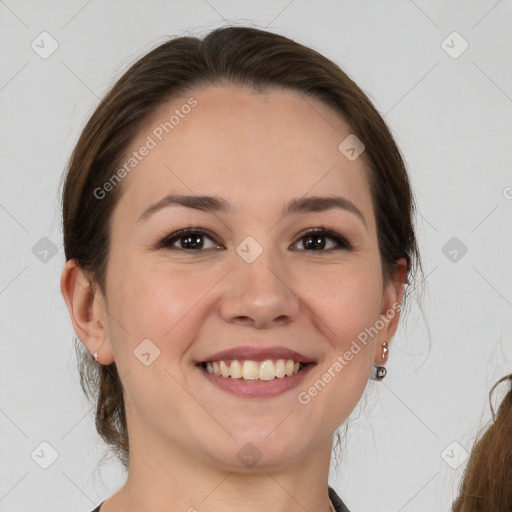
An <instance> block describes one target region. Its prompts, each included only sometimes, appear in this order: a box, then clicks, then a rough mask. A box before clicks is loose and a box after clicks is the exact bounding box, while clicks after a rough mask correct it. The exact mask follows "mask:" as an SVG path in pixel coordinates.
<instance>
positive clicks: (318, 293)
mask: <svg viewBox="0 0 512 512" xmlns="http://www.w3.org/2000/svg"><path fill="white" fill-rule="evenodd" d="M304 286H305V285H304ZM305 289H307V288H305ZM309 290H310V291H309V292H307V293H305V294H304V296H305V297H308V296H309V299H310V301H311V303H312V306H313V307H314V312H315V314H316V315H317V316H318V317H319V318H321V319H322V320H324V322H325V324H326V328H327V327H328V328H330V329H331V335H330V336H328V337H329V338H332V337H333V336H334V342H335V343H336V345H337V348H338V349H343V347H344V346H345V345H346V344H347V343H348V344H349V345H350V342H351V340H352V339H355V338H357V336H358V334H359V333H361V332H362V331H364V329H365V328H367V327H369V326H370V325H373V324H374V323H375V321H376V320H377V319H378V318H379V315H380V305H381V300H382V281H381V276H380V274H379V271H378V269H375V267H373V266H370V265H361V266H355V265H354V266H351V267H350V269H345V270H341V271H337V270H332V271H329V272H327V273H318V275H317V277H316V278H315V285H314V287H311V286H310V288H309ZM312 290H315V292H314V294H313V293H312ZM327 332H329V330H327Z"/></svg>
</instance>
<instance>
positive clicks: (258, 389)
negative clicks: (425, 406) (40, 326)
mask: <svg viewBox="0 0 512 512" xmlns="http://www.w3.org/2000/svg"><path fill="white" fill-rule="evenodd" d="M413 215H414V201H413V196H412V193H411V190H410V186H409V180H408V176H407V173H406V169H405V165H404V162H403V159H402V157H401V154H400V151H399V149H398V148H397V146H396V144H395V142H394V140H393V137H392V135H391V133H390V131H389V129H388V128H387V126H386V124H385V122H384V120H383V119H382V117H381V116H380V115H379V113H378V112H377V111H376V109H375V108H374V107H373V105H372V104H371V102H370V101H369V99H368V98H367V97H366V96H365V94H364V93H363V92H362V91H361V89H360V88H359V87H358V86H357V85H356V84H355V83H354V82H353V81H352V80H351V79H350V78H349V77H348V76H347V75H346V74H345V73H344V72H343V71H342V70H341V69H340V68H339V67H338V66H336V65H335V64H334V63H332V62H331V61H330V60H328V59H326V58H325V57H323V56H322V55H320V54H319V53H317V52H315V51H313V50H312V49H309V48H307V47H304V46H302V45H300V44H298V43H296V42H294V41H292V40H290V39H287V38H285V37H282V36H280V35H276V34H273V33H269V32H265V31H262V30H258V29H254V28H245V27H225V28H222V29H217V30H214V31H213V32H211V33H210V34H209V35H207V36H206V37H205V38H204V39H202V40H200V39H197V38H193V37H181V38H177V39H173V40H170V41H168V42H165V43H164V44H162V45H160V46H159V47H157V48H156V49H154V50H153V51H151V52H150V53H149V54H148V55H146V56H144V57H143V58H141V59H140V60H139V61H138V62H136V63H135V64H134V65H133V66H132V67H131V68H130V69H129V70H128V71H127V72H126V73H125V74H124V76H123V77H121V78H120V80H119V81H118V82H117V83H116V84H115V85H114V86H113V88H112V90H111V91H110V92H109V93H108V94H107V95H106V97H105V98H104V99H103V101H102V102H101V103H100V105H99V106H98V107H97V109H96V111H95V112H94V114H93V115H92V117H91V119H90V120H89V122H88V124H87V125H86V127H85V129H84V130H83V133H82V135H81V137H80V139H79V141H78V143H77V146H76V148H75V150H74V152H73V155H72V157H71V160H70V164H69V168H68V171H67V175H66V178H65V183H64V189H63V230H64V245H65V254H66V260H67V263H66V265H65V267H64V270H63V272H62V278H61V291H62V294H63V296H64V299H65V301H66V304H67V306H68V310H69V313H70V317H71V320H72V323H73V327H74V329H75V332H76V334H77V336H78V337H79V338H80V341H81V342H82V343H83V345H84V346H85V347H86V349H87V352H84V355H83V356H80V360H79V361H80V365H81V382H82V387H83V389H84V391H86V392H87V393H91V396H93V399H94V400H97V407H96V428H97V430H98V433H99V434H100V436H101V437H102V438H103V439H104V440H105V442H106V443H108V444H109V445H110V446H111V447H112V448H113V450H114V451H115V453H116V454H117V455H118V457H119V459H120V460H121V461H122V462H123V464H124V467H125V468H126V469H127V471H128V475H127V480H126V483H125V485H124V486H123V487H122V488H121V489H120V490H119V491H118V492H116V493H115V494H114V495H113V496H111V497H110V498H108V499H107V500H105V501H104V502H102V504H101V505H100V506H99V507H98V508H96V509H95V512H96V511H101V512H120V511H123V512H132V511H135V510H137V511H139V510H144V511H157V510H158V511H161V510H169V507H170V506H172V510H189V511H193V510H198V511H202V510H204V511H216V510H223V511H229V510H234V509H237V510H239V509H240V508H242V509H243V510H247V511H256V510H258V511H259V510H264V511H269V510H272V511H284V510H286V511H295V510H301V511H303V510H310V511H313V510H314V511H317V512H318V511H325V512H327V511H329V510H336V511H347V510H348V508H347V507H346V505H345V504H344V503H343V501H342V500H341V499H340V498H339V497H338V496H337V494H336V493H335V492H334V490H333V489H332V488H331V487H329V486H328V476H329V463H330V458H331V450H332V442H333V435H334V433H335V431H336V429H337V428H338V427H339V426H340V425H341V424H342V423H343V422H344V421H345V420H346V419H347V418H348V416H349V415H350V413H351V412H352V410H353V409H354V407H355V406H356V404H357V403H358V401H359V400H360V398H361V396H362V393H363V391H364V389H365V387H366V385H367V383H368V379H369V378H370V377H371V378H373V379H376V380H378V379H381V378H383V377H384V375H385V366H384V364H385V362H386V359H387V356H388V350H389V343H390V341H391V339H392V337H393V335H394V333H395V331H396V329H397V326H398V320H399V317H400V310H401V308H402V305H403V303H404V300H405V295H406V293H404V292H405V291H407V292H408V291H409V290H405V286H404V285H405V283H406V282H408V283H409V282H411V278H412V277H413V276H414V274H415V269H416V268H419V269H421V265H419V254H418V248H417V243H416V237H415V233H414V229H413Z"/></svg>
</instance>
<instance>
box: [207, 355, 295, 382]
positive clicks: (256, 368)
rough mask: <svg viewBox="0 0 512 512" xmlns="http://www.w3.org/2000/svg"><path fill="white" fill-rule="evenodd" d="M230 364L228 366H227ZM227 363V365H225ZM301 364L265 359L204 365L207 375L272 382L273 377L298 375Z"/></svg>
mask: <svg viewBox="0 0 512 512" xmlns="http://www.w3.org/2000/svg"><path fill="white" fill-rule="evenodd" d="M230 362H231V364H230V365H229V366H228V364H229V363H230ZM226 363H228V364H226ZM300 368H301V363H299V362H295V361H292V360H291V359H288V360H286V361H285V360H284V359H277V360H272V359H267V360H266V361H251V360H245V361H237V360H236V359H235V360H233V361H212V362H207V363H206V370H207V371H208V372H209V373H213V374H215V375H219V376H221V377H231V378H232V379H240V378H242V377H243V378H244V379H253V380H254V379H260V380H272V379H273V378H275V377H284V376H286V375H293V374H295V373H298V371H299V369H300Z"/></svg>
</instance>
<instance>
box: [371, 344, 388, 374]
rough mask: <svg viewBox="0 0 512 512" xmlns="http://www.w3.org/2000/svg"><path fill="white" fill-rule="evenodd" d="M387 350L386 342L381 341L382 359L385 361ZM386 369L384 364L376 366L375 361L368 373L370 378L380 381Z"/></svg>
mask: <svg viewBox="0 0 512 512" xmlns="http://www.w3.org/2000/svg"><path fill="white" fill-rule="evenodd" d="M388 352H389V349H388V342H387V341H384V342H383V343H382V355H381V357H382V361H383V362H384V363H385V362H386V361H387V359H388ZM387 373H388V372H387V370H386V368H385V367H384V366H377V365H376V364H375V363H374V365H373V368H372V372H371V375H370V378H371V379H372V380H377V381H381V380H382V379H383V378H384V377H385V376H386V374H387Z"/></svg>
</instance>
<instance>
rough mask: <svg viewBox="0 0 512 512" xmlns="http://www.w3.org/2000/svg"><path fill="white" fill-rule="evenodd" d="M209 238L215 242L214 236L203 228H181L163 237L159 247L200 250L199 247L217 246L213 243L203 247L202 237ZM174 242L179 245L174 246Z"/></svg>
mask: <svg viewBox="0 0 512 512" xmlns="http://www.w3.org/2000/svg"><path fill="white" fill-rule="evenodd" d="M205 237H206V238H209V239H210V240H211V241H212V242H214V243H215V244H216V242H215V240H214V238H213V237H212V236H211V235H210V234H209V233H208V232H207V231H205V230H203V229H182V230H180V231H177V232H176V233H173V234H171V235H169V236H167V237H165V238H164V239H163V240H162V241H161V242H160V243H159V244H158V247H159V248H166V249H170V250H178V251H179V250H182V251H193V252H201V249H214V248H216V247H219V245H215V246H214V247H205V246H204V245H205V244H204V240H203V239H204V238H205ZM176 243H178V244H180V246H178V247H176V246H174V245H175V244H176Z"/></svg>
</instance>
